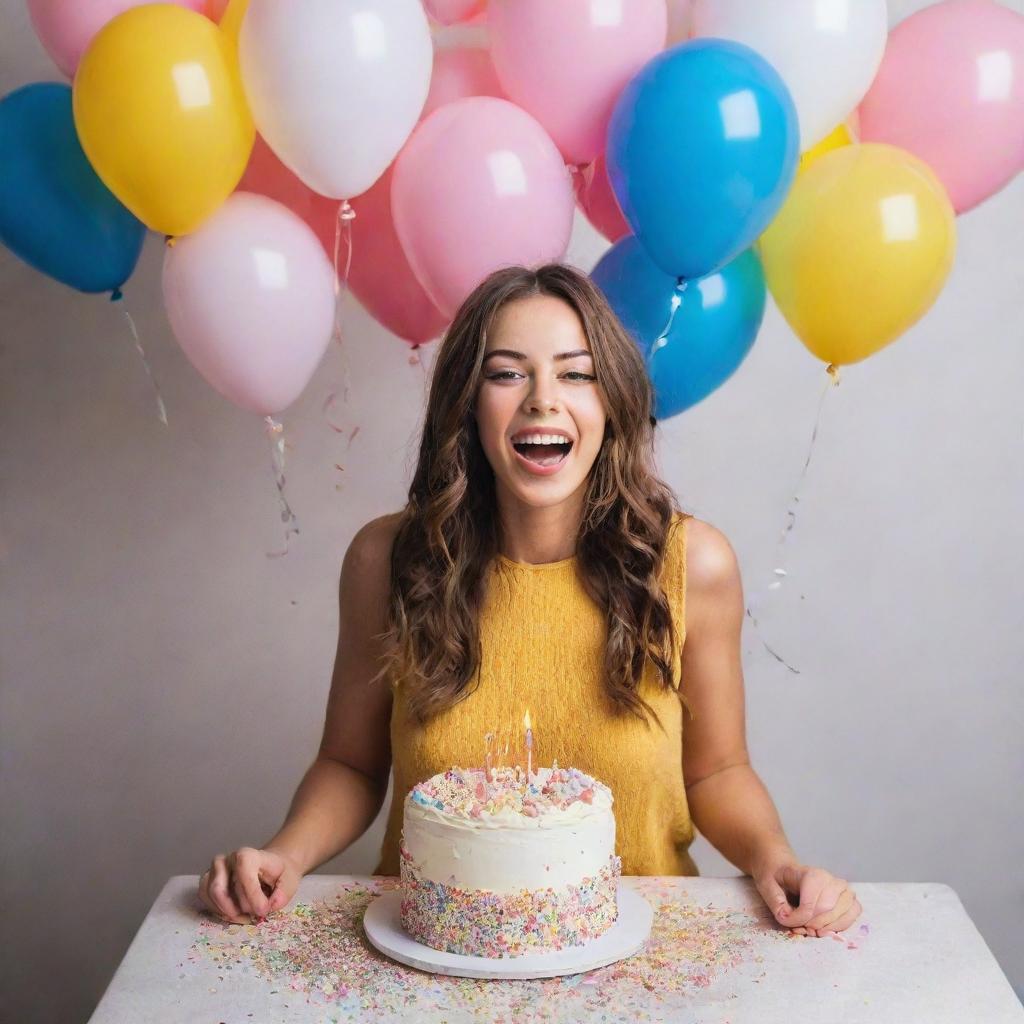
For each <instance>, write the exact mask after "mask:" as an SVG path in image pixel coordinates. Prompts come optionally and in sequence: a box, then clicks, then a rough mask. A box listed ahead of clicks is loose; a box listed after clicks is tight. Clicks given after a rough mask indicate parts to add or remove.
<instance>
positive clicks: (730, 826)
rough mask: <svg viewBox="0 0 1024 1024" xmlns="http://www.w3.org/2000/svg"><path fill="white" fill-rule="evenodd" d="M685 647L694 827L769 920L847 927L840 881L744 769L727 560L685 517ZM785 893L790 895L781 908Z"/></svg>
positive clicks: (731, 564) (739, 616) (819, 931)
mask: <svg viewBox="0 0 1024 1024" xmlns="http://www.w3.org/2000/svg"><path fill="white" fill-rule="evenodd" d="M684 528H686V529H687V530H688V532H687V535H686V539H687V546H686V547H687V554H686V575H687V588H686V642H685V643H684V645H683V664H682V689H683V694H684V695H685V696H686V699H687V701H688V703H689V705H690V707H691V709H692V711H693V717H692V718H691V719H689V720H688V721H687V722H686V725H685V729H684V738H683V778H684V780H685V783H686V795H687V801H688V803H689V805H690V816H691V817H692V819H693V823H694V824H695V825H696V826H697V828H698V829H700V831H701V832H702V833H703V834H704V835H705V836H707V838H708V840H709V841H710V842H711V844H712V845H713V846H714V847H715V848H716V849H718V850H720V851H721V853H722V854H723V855H724V856H725V857H726V858H728V860H730V861H731V862H732V863H733V864H735V865H736V866H737V867H738V868H739V869H740V870H741V871H743V872H744V874H747V875H750V876H751V877H752V878H753V880H754V883H755V885H756V887H757V889H758V892H760V894H761V896H762V898H763V899H764V901H765V903H766V905H767V906H768V909H769V910H770V911H771V912H772V913H773V914H774V916H775V919H776V920H777V921H778V922H779V923H780V924H783V925H786V926H787V927H789V928H792V929H793V930H794V931H795V932H798V933H801V934H804V935H816V936H822V935H826V934H828V933H829V932H830V931H831V932H836V931H842V930H843V929H844V928H849V926H850V925H851V924H853V922H854V921H855V920H856V919H857V917H858V916H859V915H860V912H861V905H860V902H859V901H858V899H857V897H856V896H855V895H854V892H853V890H852V889H851V888H850V886H849V884H848V883H847V881H846V880H845V879H843V878H837V877H835V876H834V875H832V874H831V873H830V872H828V871H826V870H825V869H824V868H818V867H810V866H808V865H806V864H801V863H800V862H799V860H798V859H797V857H796V854H795V853H794V852H793V850H792V847H790V845H789V841H788V840H787V839H786V835H785V833H784V832H783V830H782V823H781V822H780V821H779V815H778V811H776V809H775V804H774V803H773V802H772V798H771V797H770V796H769V795H768V790H767V789H765V787H764V783H762V782H761V780H760V778H759V777H758V775H757V773H756V772H755V771H754V769H753V768H752V767H751V765H750V755H749V754H748V752H747V741H746V725H745V721H744V706H743V705H744V701H743V668H742V663H741V659H740V634H741V632H742V628H743V615H744V602H743V587H742V584H741V582H740V573H739V566H738V564H737V561H736V554H735V552H734V551H733V549H732V546H731V545H730V544H729V542H728V541H727V540H726V539H725V536H724V535H723V534H722V533H721V532H720V531H719V530H716V529H715V528H714V527H713V526H711V525H710V524H708V523H705V522H702V521H701V520H699V519H687V520H686V523H685V527H684ZM787 893H794V894H796V896H797V906H796V907H795V908H791V907H790V901H789V899H788V895H787Z"/></svg>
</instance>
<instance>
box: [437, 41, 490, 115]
mask: <svg viewBox="0 0 1024 1024" xmlns="http://www.w3.org/2000/svg"><path fill="white" fill-rule="evenodd" d="M467 96H497V97H498V98H499V99H505V98H506V97H505V92H504V90H503V89H502V88H501V82H499V81H498V74H497V72H496V71H495V70H494V64H493V63H492V62H491V55H490V54H489V53H488V52H487V50H485V49H484V48H483V47H481V46H456V47H452V48H451V49H448V50H435V51H434V68H433V71H432V72H431V75H430V91H429V92H428V93H427V101H426V103H424V104H423V113H422V114H420V120H421V121H422V120H423V119H424V118H426V117H428V116H429V115H430V114H432V113H433V112H434V111H435V110H437V108H438V107H443V106H444V105H445V104H446V103H453V102H454V101H455V100H461V99H465V98H466V97H467Z"/></svg>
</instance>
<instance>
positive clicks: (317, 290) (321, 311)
mask: <svg viewBox="0 0 1024 1024" xmlns="http://www.w3.org/2000/svg"><path fill="white" fill-rule="evenodd" d="M163 294H164V304H165V306H166V307H167V315H168V318H169V319H170V322H171V329H172V331H173V332H174V336H175V338H176V339H177V341H178V344H180V345H181V347H182V349H183V350H184V352H185V355H186V356H187V357H188V358H189V361H190V362H191V363H192V365H193V366H195V368H196V369H197V370H198V371H199V372H200V373H201V374H202V375H203V377H205V378H206V380H207V382H208V383H210V384H211V385H212V386H213V387H214V388H216V390H217V391H219V392H220V393H221V394H222V395H223V396H224V397H225V398H228V399H230V400H231V401H232V402H234V403H235V404H236V405H238V406H241V408H243V409H248V410H250V411H251V412H255V413H258V414H259V415H261V416H270V415H274V414H276V413H279V412H281V411H282V410H284V409H286V408H287V407H288V406H289V405H291V403H292V402H294V401H295V399H296V398H298V397H299V395H300V394H301V393H302V390H303V389H304V388H305V386H306V385H307V384H308V383H309V380H310V378H311V377H312V376H313V372H314V371H315V370H316V368H317V365H318V364H319V362H320V360H321V359H322V358H323V354H324V352H325V351H326V349H327V345H328V344H329V342H330V340H331V333H332V331H333V329H334V272H333V270H332V268H331V264H330V263H329V262H328V260H327V257H326V256H325V255H324V251H323V248H322V247H321V246H320V243H319V242H318V241H317V239H316V236H315V235H314V234H313V232H312V231H311V230H310V229H309V227H307V226H306V225H305V224H303V222H302V221H301V220H299V218H298V217H297V216H296V215H295V214H294V213H292V212H291V210H289V209H288V208H287V207H285V206H282V205H281V204H280V203H277V202H274V200H273V199H268V198H267V197H266V196H258V195H253V194H252V193H249V192H235V193H234V194H232V195H230V196H228V198H227V200H226V201H225V202H224V204H223V205H222V206H221V207H220V208H219V209H218V210H217V211H216V212H215V213H214V214H213V215H212V216H211V217H210V218H209V219H208V220H206V221H204V222H203V224H202V225H201V226H200V227H199V228H198V229H197V230H196V231H193V232H192V233H191V234H189V235H184V236H182V237H181V238H179V239H177V240H176V242H175V244H174V245H173V246H169V247H168V248H167V252H166V255H165V256H164V267H163Z"/></svg>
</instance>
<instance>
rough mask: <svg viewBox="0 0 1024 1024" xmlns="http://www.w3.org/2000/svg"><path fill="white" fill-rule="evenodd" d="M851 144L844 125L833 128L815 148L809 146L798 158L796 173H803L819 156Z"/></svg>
mask: <svg viewBox="0 0 1024 1024" xmlns="http://www.w3.org/2000/svg"><path fill="white" fill-rule="evenodd" d="M852 143H853V136H852V135H851V134H850V129H849V128H848V127H847V126H846V125H845V124H841V125H839V126H838V127H837V128H833V129H832V131H830V132H829V133H828V135H826V136H825V138H823V139H822V140H821V142H819V143H818V144H817V145H816V146H811V148H810V149H809V150H807V152H806V153H804V154H802V155H801V157H800V163H799V164H798V165H797V168H796V173H797V174H800V173H801V172H803V171H805V170H806V169H807V168H808V167H809V166H810V165H811V164H813V163H814V161H815V160H817V159H818V157H820V156H824V155H825V154H826V153H831V152H832V150H834V149H841V148H842V147H843V146H849V145H852Z"/></svg>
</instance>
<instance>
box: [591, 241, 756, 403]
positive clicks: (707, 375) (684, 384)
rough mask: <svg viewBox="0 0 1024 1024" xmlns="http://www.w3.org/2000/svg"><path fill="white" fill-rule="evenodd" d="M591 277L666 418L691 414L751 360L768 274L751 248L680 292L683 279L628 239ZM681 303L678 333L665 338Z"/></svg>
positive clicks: (614, 248)
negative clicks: (641, 361) (642, 364)
mask: <svg viewBox="0 0 1024 1024" xmlns="http://www.w3.org/2000/svg"><path fill="white" fill-rule="evenodd" d="M590 276H591V278H592V279H593V281H594V283H595V284H596V285H597V286H598V287H599V288H600V289H601V291H602V292H604V294H605V297H606V298H607V299H608V302H609V304H610V305H611V307H612V309H614V310H615V313H616V315H617V316H618V317H619V319H620V320H621V321H622V323H623V326H624V327H625V328H626V329H627V330H628V331H629V332H630V334H632V336H633V340H634V341H636V343H637V345H638V346H639V347H640V351H641V352H642V353H643V354H644V357H645V359H646V361H647V369H648V373H649V374H650V377H651V383H652V384H653V385H654V390H655V394H656V403H655V405H656V407H655V416H657V418H658V419H664V418H666V417H668V416H675V415H676V414H677V413H680V412H682V411H683V410H684V409H689V408H690V407H691V406H693V405H696V404H697V402H699V401H701V399H703V398H706V397H707V396H708V395H709V394H711V392H712V391H714V390H716V389H717V388H719V387H721V385H722V384H724V383H725V381H727V380H728V379H729V378H730V377H731V376H732V375H733V374H734V373H735V372H736V370H737V368H738V367H739V365H740V363H742V362H743V360H744V359H745V358H746V357H747V354H748V353H749V352H750V349H751V347H752V346H753V344H754V340H755V339H756V337H757V332H758V330H759V328H760V326H761V320H762V318H763V317H764V307H765V286H764V276H763V274H762V272H761V264H760V261H759V260H758V258H757V257H756V256H755V255H754V253H753V252H752V251H751V250H749V249H748V250H747V251H746V252H742V253H740V255H739V256H737V257H736V259H734V260H732V262H730V263H728V264H726V266H725V267H723V268H722V269H721V270H719V271H715V272H714V273H711V274H708V275H707V276H705V277H700V278H697V279H696V280H694V281H687V282H684V283H683V284H682V285H680V286H679V289H677V287H676V280H675V278H674V277H672V276H670V275H669V274H665V273H664V272H663V271H661V270H659V269H658V267H657V266H656V265H655V264H654V263H653V262H652V261H651V258H650V257H649V256H648V255H647V252H646V251H645V250H644V247H643V246H642V245H641V244H640V242H639V241H638V240H637V238H636V237H635V236H633V235H627V236H626V237H625V238H623V239H620V240H619V241H618V242H616V243H615V245H614V246H612V248H611V249H609V250H608V252H606V253H605V254H604V256H602V257H601V260H600V261H599V262H598V264H597V266H596V267H594V269H593V271H592V272H591V275H590ZM680 290H681V291H682V295H681V297H680V295H679V291H680ZM677 298H681V302H680V303H679V308H678V309H677V310H676V312H675V316H674V317H671V321H672V327H671V330H670V331H669V332H668V334H667V335H666V336H665V337H664V338H662V337H661V333H662V331H663V330H664V329H665V325H666V324H667V323H668V322H669V319H670V316H671V313H672V306H673V301H674V300H675V299H677ZM659 339H660V341H661V344H660V345H658V347H657V348H653V346H654V345H655V343H656V342H657V341H659Z"/></svg>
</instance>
